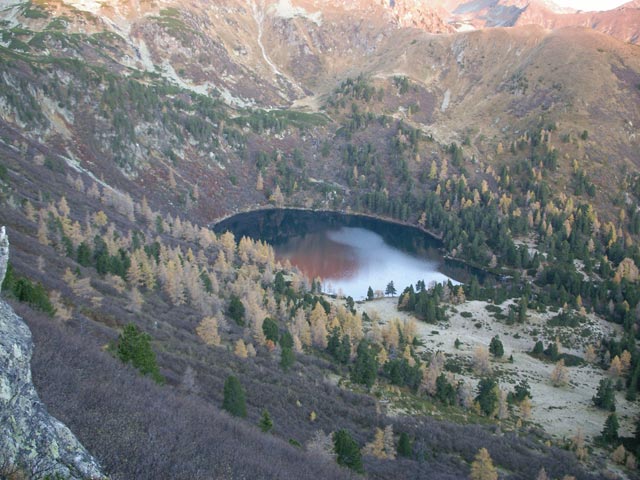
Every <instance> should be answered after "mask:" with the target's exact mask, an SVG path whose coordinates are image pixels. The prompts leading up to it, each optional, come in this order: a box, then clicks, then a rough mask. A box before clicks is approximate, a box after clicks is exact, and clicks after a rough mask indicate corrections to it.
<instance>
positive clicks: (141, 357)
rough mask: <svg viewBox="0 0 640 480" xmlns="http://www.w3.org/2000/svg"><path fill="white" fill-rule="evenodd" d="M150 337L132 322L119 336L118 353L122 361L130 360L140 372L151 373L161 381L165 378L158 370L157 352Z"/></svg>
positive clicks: (152, 376) (157, 380)
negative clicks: (152, 347) (153, 348)
mask: <svg viewBox="0 0 640 480" xmlns="http://www.w3.org/2000/svg"><path fill="white" fill-rule="evenodd" d="M150 339H151V337H150V336H149V335H148V334H146V333H144V332H143V331H142V330H140V329H139V328H138V327H137V326H136V325H134V324H132V323H130V324H128V325H127V326H125V327H124V330H123V331H122V333H121V334H120V335H119V336H118V341H117V344H116V355H117V356H118V358H119V359H120V360H121V361H122V362H124V363H129V362H130V363H131V365H133V366H134V367H135V368H137V369H138V370H140V373H142V374H143V375H150V376H151V378H153V379H154V380H155V381H156V382H158V383H161V382H162V381H163V378H162V376H161V375H160V372H159V371H158V365H157V363H156V354H155V353H154V351H153V350H152V349H151V344H150Z"/></svg>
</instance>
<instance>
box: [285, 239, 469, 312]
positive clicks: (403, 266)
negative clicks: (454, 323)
mask: <svg viewBox="0 0 640 480" xmlns="http://www.w3.org/2000/svg"><path fill="white" fill-rule="evenodd" d="M276 255H277V256H280V257H281V258H287V259H289V260H290V261H291V263H292V264H293V265H295V266H297V267H298V268H299V269H300V270H301V271H302V272H303V273H304V274H305V275H307V276H308V277H309V278H315V277H316V276H319V277H320V278H322V281H323V284H322V287H323V290H324V291H325V292H326V293H335V294H342V295H345V296H351V297H353V298H354V299H356V300H361V299H363V298H365V297H366V295H367V290H368V288H369V287H371V288H372V289H373V290H374V292H375V291H377V290H379V291H382V292H384V291H385V289H386V287H387V284H388V283H389V282H390V281H393V283H394V286H395V288H396V291H397V294H400V293H402V291H403V290H404V288H405V287H407V286H409V285H412V284H413V285H414V286H415V283H416V282H417V281H419V280H424V282H425V284H426V285H427V286H428V285H429V284H430V283H432V282H437V283H441V282H446V281H447V280H450V278H449V277H447V276H446V275H444V274H443V273H441V272H439V271H438V268H439V265H440V261H438V260H435V259H429V258H422V257H417V256H413V255H410V254H408V253H405V252H403V251H401V250H399V249H397V248H395V247H392V246H391V245H389V244H387V243H386V242H385V241H384V240H383V238H382V237H381V236H380V235H378V234H377V233H374V232H372V231H370V230H367V229H364V228H353V227H342V228H340V229H338V230H326V231H322V232H319V233H312V234H308V235H305V236H304V237H296V238H292V239H290V240H289V241H288V242H287V243H286V244H285V245H283V246H281V247H277V248H276ZM452 281H453V280H452ZM454 283H456V284H457V283H458V282H454Z"/></svg>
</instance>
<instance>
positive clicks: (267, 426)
mask: <svg viewBox="0 0 640 480" xmlns="http://www.w3.org/2000/svg"><path fill="white" fill-rule="evenodd" d="M258 426H259V427H260V430H262V431H263V432H264V433H267V432H269V431H271V429H272V428H273V420H271V416H270V415H269V411H268V410H267V409H266V408H265V409H264V410H262V416H261V417H260V421H259V422H258Z"/></svg>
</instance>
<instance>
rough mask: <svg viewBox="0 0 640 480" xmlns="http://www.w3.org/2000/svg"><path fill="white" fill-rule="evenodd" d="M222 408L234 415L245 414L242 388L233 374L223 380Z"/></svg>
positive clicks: (240, 415)
mask: <svg viewBox="0 0 640 480" xmlns="http://www.w3.org/2000/svg"><path fill="white" fill-rule="evenodd" d="M222 408H223V409H224V410H226V411H227V412H229V413H230V414H231V415H234V416H236V417H242V418H244V417H246V416H247V406H246V403H245V394H244V390H243V389H242V385H240V381H239V380H238V379H237V378H236V377H234V376H233V375H230V376H228V377H227V379H226V380H225V382H224V399H223V401H222Z"/></svg>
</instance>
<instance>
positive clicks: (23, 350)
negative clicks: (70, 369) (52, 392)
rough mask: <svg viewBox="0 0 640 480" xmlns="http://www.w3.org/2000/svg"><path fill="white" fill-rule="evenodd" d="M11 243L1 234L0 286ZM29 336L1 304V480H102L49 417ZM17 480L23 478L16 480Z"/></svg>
mask: <svg viewBox="0 0 640 480" xmlns="http://www.w3.org/2000/svg"><path fill="white" fill-rule="evenodd" d="M8 255H9V242H8V240H7V236H6V234H5V231H4V227H3V228H2V230H0V284H2V281H3V280H4V275H5V272H6V268H7V261H8ZM32 352H33V341H32V339H31V332H30V331H29V328H28V327H27V326H26V325H25V323H24V322H23V321H22V319H21V318H20V317H18V316H17V315H16V314H15V313H14V311H13V309H12V308H11V307H10V306H9V305H8V304H7V303H5V302H3V301H1V300H0V478H11V476H12V474H14V473H15V474H16V475H19V474H22V475H23V476H26V478H35V479H40V478H65V479H67V478H72V479H78V478H105V475H104V474H103V473H102V470H101V468H100V465H99V464H98V462H97V461H96V460H95V459H94V458H93V457H92V456H91V455H90V454H89V452H87V450H86V449H85V448H84V447H83V446H82V445H81V444H80V442H79V441H78V439H77V438H76V437H75V436H74V435H73V433H71V431H70V430H69V429H68V428H67V427H66V426H65V425H64V424H63V423H61V422H59V421H58V420H56V419H55V418H53V417H52V416H50V415H49V414H48V413H47V410H46V408H45V406H44V405H43V403H42V402H41V401H40V399H39V398H38V394H37V392H36V390H35V387H34V385H33V383H32V382H31V368H30V360H31V354H32ZM16 478H23V477H21V476H16Z"/></svg>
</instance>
